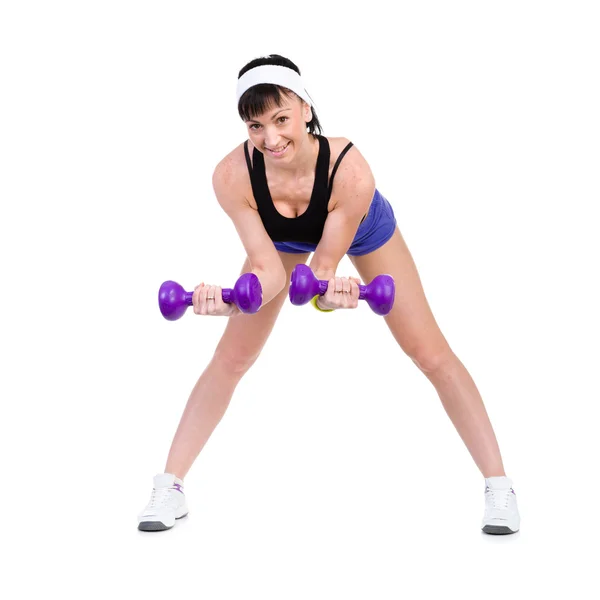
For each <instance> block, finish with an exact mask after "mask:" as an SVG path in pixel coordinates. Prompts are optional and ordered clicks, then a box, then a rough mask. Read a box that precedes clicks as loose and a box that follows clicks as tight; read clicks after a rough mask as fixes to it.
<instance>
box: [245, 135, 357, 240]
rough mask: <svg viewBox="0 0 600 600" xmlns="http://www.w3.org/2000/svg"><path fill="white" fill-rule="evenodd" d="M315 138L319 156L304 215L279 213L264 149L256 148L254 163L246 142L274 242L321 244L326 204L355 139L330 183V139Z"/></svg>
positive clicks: (261, 210)
mask: <svg viewBox="0 0 600 600" xmlns="http://www.w3.org/2000/svg"><path fill="white" fill-rule="evenodd" d="M315 137H316V138H317V139H318V140H319V156H318V157H317V167H316V170H315V183H314V185H313V190H312V195H311V197H310V202H309V204H308V208H307V209H306V210H305V211H304V212H303V213H302V214H301V215H299V216H297V217H291V218H290V217H284V216H283V215H282V214H280V213H279V211H278V210H277V209H276V208H275V205H274V204H273V200H272V198H271V193H270V192H269V186H268V184H267V175H266V173H265V161H264V157H263V155H262V152H259V151H258V150H257V149H256V148H254V151H253V153H252V164H251V163H250V154H249V153H248V140H246V142H245V143H244V152H245V153H246V163H247V164H248V172H249V173H250V182H251V183H252V193H253V194H254V199H255V200H256V205H257V207H258V214H259V215H260V218H261V219H262V222H263V225H264V226H265V229H266V231H267V233H268V235H269V237H270V238H271V239H272V240H273V241H274V242H307V243H312V244H318V243H319V240H320V239H321V236H322V235H323V227H324V226H325V219H326V218H327V214H328V213H327V205H328V204H329V198H330V197H331V189H332V187H333V177H334V175H335V172H336V171H337V168H338V166H339V164H340V162H341V160H342V158H343V157H344V155H345V154H346V152H348V150H350V148H351V147H352V142H350V143H349V144H348V145H347V146H346V147H345V148H344V149H343V150H342V152H341V153H340V155H339V157H338V159H337V161H336V163H335V165H334V167H333V171H332V172H331V179H330V180H329V182H328V181H327V179H328V176H329V158H330V155H331V154H330V150H329V141H328V140H327V138H326V137H323V136H321V135H317V136H315ZM253 166H254V168H253Z"/></svg>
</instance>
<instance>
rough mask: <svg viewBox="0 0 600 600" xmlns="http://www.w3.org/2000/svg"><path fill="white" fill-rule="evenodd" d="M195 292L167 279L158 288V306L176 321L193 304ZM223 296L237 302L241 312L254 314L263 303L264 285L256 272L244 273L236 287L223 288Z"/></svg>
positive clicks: (229, 301) (224, 300) (168, 318)
mask: <svg viewBox="0 0 600 600" xmlns="http://www.w3.org/2000/svg"><path fill="white" fill-rule="evenodd" d="M193 297H194V292H186V291H185V290H184V289H183V287H182V286H181V285H179V284H178V283H177V282H176V281H165V282H164V283H163V284H162V285H161V286H160V289H159V290H158V306H159V308H160V312H161V313H162V316H163V317H164V318H165V319H167V320H168V321H176V320H177V319H179V318H181V317H182V316H183V314H184V313H185V311H186V309H187V307H188V306H192V305H193ZM221 298H223V302H225V303H226V304H235V305H236V306H237V307H238V308H239V309H240V311H241V312H243V313H247V314H254V313H256V312H258V310H259V309H260V306H261V304H262V287H261V285H260V281H259V280H258V277H257V276H256V275H255V274H254V273H244V274H243V275H241V276H240V278H239V279H238V280H237V281H236V283H235V287H234V288H233V289H231V288H223V289H222V290H221Z"/></svg>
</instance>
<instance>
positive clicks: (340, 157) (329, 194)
mask: <svg viewBox="0 0 600 600" xmlns="http://www.w3.org/2000/svg"><path fill="white" fill-rule="evenodd" d="M353 145H354V144H353V143H352V142H348V144H347V145H346V147H345V148H344V149H343V150H342V151H341V152H340V155H339V156H338V158H337V160H336V161H335V165H334V167H333V171H331V179H330V180H329V189H328V191H327V198H328V199H329V198H331V190H332V189H333V178H334V177H335V172H336V171H337V170H338V167H339V166H340V163H341V162H342V158H344V156H345V155H346V152H348V150H350V148H352V146H353Z"/></svg>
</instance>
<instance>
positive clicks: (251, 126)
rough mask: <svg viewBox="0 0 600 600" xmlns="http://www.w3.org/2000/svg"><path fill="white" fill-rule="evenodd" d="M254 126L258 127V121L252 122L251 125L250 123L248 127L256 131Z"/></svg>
mask: <svg viewBox="0 0 600 600" xmlns="http://www.w3.org/2000/svg"><path fill="white" fill-rule="evenodd" d="M255 127H260V125H259V124H258V123H252V125H250V129H252V130H254V131H256V129H254V128H255Z"/></svg>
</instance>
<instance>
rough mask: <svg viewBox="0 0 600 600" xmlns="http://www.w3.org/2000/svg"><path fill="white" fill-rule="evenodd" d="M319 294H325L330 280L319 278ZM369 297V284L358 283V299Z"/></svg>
mask: <svg viewBox="0 0 600 600" xmlns="http://www.w3.org/2000/svg"><path fill="white" fill-rule="evenodd" d="M318 281H319V296H324V295H325V293H326V292H327V288H328V286H329V281H325V280H324V279H319V280H318ZM366 297H367V286H366V285H360V284H359V285H358V299H359V300H364V299H365V298H366Z"/></svg>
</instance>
